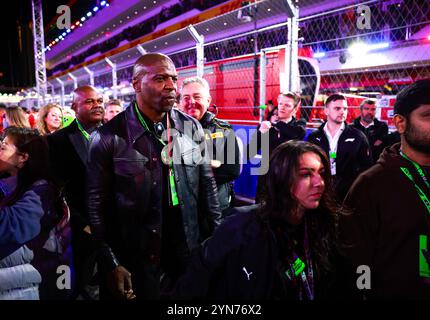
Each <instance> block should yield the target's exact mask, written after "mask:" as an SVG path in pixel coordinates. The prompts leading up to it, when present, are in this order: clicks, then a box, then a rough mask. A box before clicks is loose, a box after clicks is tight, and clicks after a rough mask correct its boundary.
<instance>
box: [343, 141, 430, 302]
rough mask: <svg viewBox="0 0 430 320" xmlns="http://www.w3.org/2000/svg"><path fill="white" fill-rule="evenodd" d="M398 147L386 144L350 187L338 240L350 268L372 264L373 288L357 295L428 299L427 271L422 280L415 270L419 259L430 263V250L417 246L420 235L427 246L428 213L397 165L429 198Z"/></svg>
mask: <svg viewBox="0 0 430 320" xmlns="http://www.w3.org/2000/svg"><path fill="white" fill-rule="evenodd" d="M399 148H400V144H399V143H398V144H395V145H393V146H392V147H390V148H386V149H385V150H384V152H383V153H382V155H381V157H380V158H379V160H378V162H377V164H376V165H374V166H373V167H372V168H370V169H369V170H367V171H365V172H363V173H362V174H361V175H360V176H359V177H358V179H357V180H356V181H355V183H354V184H353V186H352V187H351V190H350V191H349V193H348V195H347V197H346V199H345V205H346V206H348V207H350V208H351V209H352V214H351V215H348V216H344V217H342V218H341V220H340V227H341V238H342V242H343V244H344V245H345V253H346V255H347V256H348V257H349V259H350V261H351V263H352V268H353V270H354V271H355V270H356V268H357V267H358V266H360V265H367V266H369V267H370V271H371V289H370V290H361V291H360V292H359V294H360V295H365V296H367V297H368V298H370V299H430V274H429V277H428V278H426V277H422V276H420V273H419V264H420V262H421V263H422V264H423V266H425V265H427V268H428V266H429V262H430V257H429V252H430V250H429V249H427V250H425V249H421V250H420V247H419V244H420V236H426V237H427V244H425V245H424V244H423V246H424V247H425V246H426V247H427V248H430V212H428V211H427V209H426V207H425V205H424V204H423V202H422V201H421V199H420V198H419V196H418V194H417V191H416V189H415V187H414V184H413V183H412V182H411V181H410V180H409V179H408V178H407V177H406V175H405V174H404V173H403V172H402V171H401V170H400V167H405V168H408V169H409V171H410V173H411V174H412V176H413V178H414V181H415V182H416V184H417V185H418V186H419V187H420V188H421V189H422V190H423V191H424V192H426V194H427V197H429V198H430V190H429V189H428V188H427V187H426V186H425V184H424V183H423V181H422V179H421V178H420V176H419V175H418V173H417V171H416V170H415V168H414V166H413V165H412V164H411V163H410V162H409V161H408V160H406V159H404V158H403V157H402V156H401V155H400V154H399ZM428 176H429V171H428V168H427V177H428ZM421 241H422V242H424V241H423V239H422V240H421ZM358 276H359V275H357V277H358Z"/></svg>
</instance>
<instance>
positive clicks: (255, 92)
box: [253, 4, 264, 119]
mask: <svg viewBox="0 0 430 320" xmlns="http://www.w3.org/2000/svg"><path fill="white" fill-rule="evenodd" d="M254 30H257V4H255V5H254ZM253 39H254V116H257V115H259V114H258V110H260V119H261V109H260V108H259V107H258V57H257V53H258V34H257V32H255V33H254V38H253ZM263 104H264V103H263Z"/></svg>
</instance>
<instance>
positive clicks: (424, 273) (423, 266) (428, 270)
mask: <svg viewBox="0 0 430 320" xmlns="http://www.w3.org/2000/svg"><path fill="white" fill-rule="evenodd" d="M400 155H401V156H402V157H403V158H405V159H406V160H408V161H409V162H410V163H412V164H413V165H414V167H415V169H416V170H417V172H418V174H419V175H420V177H421V179H422V180H423V181H424V184H425V185H426V186H427V188H428V189H429V190H430V185H429V182H428V181H427V177H426V176H425V174H424V171H423V169H421V167H420V166H419V164H418V163H416V162H415V161H413V160H412V159H410V158H409V157H408V156H407V155H405V154H404V153H403V152H402V151H400ZM400 170H402V172H403V173H404V174H405V175H406V176H407V177H408V178H409V180H411V181H412V183H413V184H414V186H415V189H416V190H417V193H418V195H419V197H420V199H421V201H422V202H423V203H424V205H425V206H426V208H427V211H428V213H429V214H430V201H429V199H428V197H427V195H426V194H425V193H424V191H423V190H422V189H421V188H420V187H419V186H418V185H417V184H416V183H415V181H414V178H413V177H412V174H411V173H410V172H409V170H408V169H407V168H404V167H401V168H400ZM427 239H428V237H427V236H426V235H420V237H419V275H420V276H421V277H424V278H430V266H429V263H428V262H427V258H426V257H425V256H424V252H427V250H428V248H427V243H428V240H427Z"/></svg>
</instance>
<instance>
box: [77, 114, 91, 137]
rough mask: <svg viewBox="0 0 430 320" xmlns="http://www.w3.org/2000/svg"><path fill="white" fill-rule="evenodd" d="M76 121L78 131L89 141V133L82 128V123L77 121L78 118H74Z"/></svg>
mask: <svg viewBox="0 0 430 320" xmlns="http://www.w3.org/2000/svg"><path fill="white" fill-rule="evenodd" d="M76 123H77V125H78V129H79V131H80V132H81V133H82V135H83V136H84V138H85V139H87V140H88V141H90V135H89V133H88V132H86V131H85V130H84V128H83V127H82V125H81V123H80V122H79V121H78V119H76Z"/></svg>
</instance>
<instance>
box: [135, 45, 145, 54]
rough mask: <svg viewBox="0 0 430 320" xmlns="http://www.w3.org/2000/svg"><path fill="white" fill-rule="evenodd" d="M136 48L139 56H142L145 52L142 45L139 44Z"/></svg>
mask: <svg viewBox="0 0 430 320" xmlns="http://www.w3.org/2000/svg"><path fill="white" fill-rule="evenodd" d="M136 48H137V51H139V52H140V54H141V55H142V56H143V55H144V54H145V53H146V52H147V51H146V50H145V48H144V47H142V45H140V44H138V45H137V46H136Z"/></svg>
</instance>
